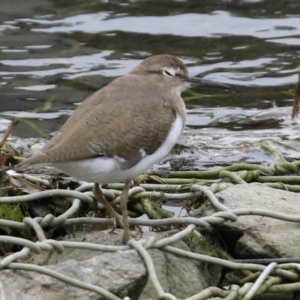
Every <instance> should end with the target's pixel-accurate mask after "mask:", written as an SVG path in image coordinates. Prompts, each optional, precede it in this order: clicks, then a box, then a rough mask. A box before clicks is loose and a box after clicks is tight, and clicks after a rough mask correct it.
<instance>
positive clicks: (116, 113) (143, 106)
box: [17, 54, 229, 243]
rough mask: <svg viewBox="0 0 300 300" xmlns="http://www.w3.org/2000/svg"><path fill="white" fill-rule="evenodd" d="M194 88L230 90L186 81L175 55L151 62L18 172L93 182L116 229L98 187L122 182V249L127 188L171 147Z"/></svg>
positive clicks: (102, 96)
mask: <svg viewBox="0 0 300 300" xmlns="http://www.w3.org/2000/svg"><path fill="white" fill-rule="evenodd" d="M193 86H211V87H216V88H224V89H227V88H229V87H228V86H227V85H224V84H221V83H216V82H212V81H207V80H203V79H201V78H198V77H189V75H188V71H187V68H186V67H185V65H184V64H183V62H182V61H181V60H180V59H178V58H177V57H175V56H173V55H167V54H161V55H154V56H151V57H149V58H147V59H145V60H144V61H142V62H141V63H140V64H139V65H138V66H137V67H136V68H134V69H133V70H132V71H131V72H129V73H128V74H127V75H125V76H122V77H119V78H117V79H115V80H114V81H112V82H111V83H110V84H108V85H107V86H105V87H104V88H102V89H100V90H99V91H97V92H95V93H94V94H93V95H91V96H90V97H88V98H87V99H86V100H84V102H83V103H82V104H81V105H80V106H79V107H78V108H77V109H76V110H75V112H74V113H73V114H72V115H71V117H70V118H69V119H68V120H67V122H66V123H65V124H64V125H63V126H62V127H61V129H60V130H59V131H58V132H57V133H56V134H55V135H54V136H53V137H52V139H51V140H50V141H49V142H48V143H47V144H46V145H45V147H44V148H43V149H42V150H41V151H40V152H39V153H36V154H34V155H32V156H31V157H30V158H28V159H26V160H24V161H22V162H21V163H20V164H18V166H17V168H18V169H23V170H24V169H27V168H29V167H34V166H37V165H47V164H48V165H51V166H53V167H56V168H58V169H60V170H61V171H63V172H65V173H67V174H69V175H71V176H74V177H75V178H77V179H80V180H84V181H88V182H93V183H94V189H93V190H94V194H95V197H96V199H97V200H98V201H99V202H101V203H102V204H103V205H104V206H105V207H106V208H107V210H108V212H109V214H110V215H111V217H112V218H113V219H114V222H115V223H114V224H116V222H117V220H118V221H120V220H119V215H118V214H117V213H116V212H115V210H114V209H113V207H112V206H111V205H110V204H109V202H108V201H107V200H106V199H105V197H104V196H103V195H102V192H101V190H100V188H99V184H100V183H101V184H107V183H112V182H125V187H124V189H123V191H122V194H121V199H120V204H121V205H120V206H121V211H122V215H123V227H124V234H123V242H124V243H126V242H127V241H128V239H129V238H130V230H129V224H128V215H127V200H128V199H127V198H128V191H129V189H130V185H131V182H132V180H133V179H134V178H136V177H137V176H138V175H140V174H141V173H143V172H145V171H146V170H148V169H149V168H150V167H152V166H153V165H154V164H155V163H158V162H159V161H160V160H161V159H162V158H164V156H166V155H167V154H168V153H169V151H170V150H171V149H172V147H173V146H174V145H175V143H176V141H177V139H178V138H179V136H180V135H181V133H182V131H183V128H184V124H185V120H186V112H185V104H184V102H183V100H182V98H181V92H183V91H184V90H186V89H188V88H190V87H193Z"/></svg>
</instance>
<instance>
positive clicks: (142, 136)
mask: <svg viewBox="0 0 300 300" xmlns="http://www.w3.org/2000/svg"><path fill="white" fill-rule="evenodd" d="M133 79H134V80H133ZM117 91H122V92H119V93H118V92H117ZM150 95H151V97H150ZM86 101H87V102H86V103H83V104H82V105H81V106H80V107H79V108H78V109H77V110H76V111H75V112H74V114H73V115H72V116H71V118H70V119H69V120H68V121H67V122H66V124H65V125H64V126H63V127H62V129H61V132H60V133H59V134H58V135H56V136H54V137H53V138H52V140H50V142H49V144H48V145H46V147H45V149H43V150H42V152H41V153H40V154H36V155H34V156H32V157H31V158H29V159H27V160H26V161H24V162H22V163H21V164H20V166H19V167H20V168H27V167H28V166H30V165H33V164H40V163H50V162H58V161H73V160H80V159H86V158H92V157H96V156H99V155H106V156H108V157H113V156H118V157H119V158H121V159H124V163H125V164H124V167H126V166H127V167H129V166H131V165H132V164H135V163H136V162H138V161H139V160H140V159H141V158H142V152H143V151H145V152H146V153H147V154H150V153H153V152H154V151H155V150H156V149H157V148H158V147H159V146H160V145H161V144H162V142H163V141H164V140H165V139H166V137H167V135H168V133H169V130H170V128H171V126H172V123H173V122H174V120H175V118H176V115H175V113H174V111H173V109H172V108H171V107H170V106H169V105H167V102H166V100H165V99H164V98H163V97H162V95H161V94H160V93H159V92H158V91H157V90H156V89H155V88H154V87H152V86H151V85H149V84H148V83H147V82H145V81H144V80H141V78H140V77H139V76H133V75H130V77H129V76H124V77H121V78H118V79H117V80H115V81H113V82H112V83H111V84H109V85H108V86H106V87H105V88H103V89H101V90H100V91H98V92H96V93H95V94H94V95H92V96H91V97H90V98H88V99H87V100H86ZM79 121H80V122H79ZM141 149H142V151H141ZM126 162H128V163H126Z"/></svg>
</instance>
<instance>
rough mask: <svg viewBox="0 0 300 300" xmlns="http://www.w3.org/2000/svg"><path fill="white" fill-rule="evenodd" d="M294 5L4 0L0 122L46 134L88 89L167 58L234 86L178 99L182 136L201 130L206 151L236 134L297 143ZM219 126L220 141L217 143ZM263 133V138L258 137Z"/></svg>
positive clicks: (298, 29)
mask: <svg viewBox="0 0 300 300" xmlns="http://www.w3.org/2000/svg"><path fill="white" fill-rule="evenodd" d="M299 8H300V3H299V1H296V0H295V1H276V2H275V1H271V0H269V1H268V0H266V1H249V0H248V1H238V0H232V1H229V0H226V1H225V0H224V1H201V4H199V1H196V0H190V1H169V0H168V1H122V2H120V1H100V0H98V1H80V0H76V1H72V2H70V1H66V0H52V1H51V0H28V1H21V2H20V3H19V6H18V9H16V5H15V2H14V1H4V3H2V4H1V11H0V35H1V38H0V111H1V115H2V118H3V120H4V121H3V122H0V123H3V124H6V121H5V120H6V119H7V118H10V117H13V116H19V117H23V118H25V121H26V122H23V126H18V127H17V128H16V129H15V131H14V134H15V135H17V136H22V137H26V136H41V135H48V134H50V133H52V132H53V131H55V130H57V129H58V128H59V127H60V126H61V125H62V123H64V121H65V120H66V118H67V117H68V115H69V114H70V113H71V111H72V110H74V109H75V108H76V105H78V103H80V102H81V101H82V100H83V99H84V98H85V97H87V96H88V95H90V94H91V93H92V92H93V91H95V90H97V89H99V88H101V87H103V86H104V85H105V84H107V83H108V82H110V81H111V80H112V79H113V78H115V77H117V76H121V75H123V74H126V73H127V72H128V71H129V70H131V69H132V68H133V67H135V66H136V65H137V64H138V63H139V62H140V61H141V60H142V59H144V58H145V57H147V56H148V55H151V54H157V53H171V54H174V55H177V56H180V57H181V58H182V59H183V60H184V62H185V63H186V64H187V65H188V67H189V70H190V73H191V74H192V75H200V76H203V77H205V78H207V79H210V80H217V81H220V82H224V83H226V84H230V85H232V86H233V88H232V91H230V92H227V93H223V92H222V94H217V95H216V94H215V91H213V92H212V91H210V90H197V91H190V92H188V93H187V94H185V95H184V97H185V99H186V103H187V109H188V122H187V125H188V128H187V130H186V136H188V135H191V134H192V135H199V134H200V135H203V136H205V129H207V130H208V132H209V134H210V135H212V136H213V137H212V142H211V143H208V144H207V149H208V150H209V146H210V147H211V149H213V148H214V147H215V145H214V144H213V141H215V140H218V147H219V146H220V147H219V148H222V147H223V148H226V149H228V148H229V150H230V149H231V150H233V149H234V148H233V146H231V145H233V144H234V145H235V146H234V147H236V145H237V144H236V143H237V141H236V140H235V138H236V134H237V131H236V130H238V131H239V134H240V135H239V137H241V136H242V135H241V134H243V133H244V136H242V138H239V139H238V141H239V142H240V143H242V140H243V139H244V140H245V139H248V138H249V136H251V138H250V139H251V140H252V138H253V139H254V140H253V141H255V142H257V141H259V140H260V139H262V138H264V137H265V136H266V135H267V136H268V138H271V139H274V140H280V139H281V138H282V136H283V131H284V136H285V137H286V136H287V135H288V134H289V135H291V136H293V137H295V135H296V131H295V130H297V129H296V128H292V127H291V126H290V122H289V114H290V107H291V101H292V100H293V97H294V84H295V83H296V81H297V76H296V74H295V73H296V71H297V67H298V64H299V57H300V22H299V14H297V11H300V10H299ZM273 101H276V104H277V106H278V108H273ZM24 111H25V112H26V113H25V112H24ZM264 112H265V115H264V119H263V120H262V119H258V118H257V114H258V115H259V114H260V113H261V114H264ZM0 125H1V124H0ZM1 128H4V126H0V129H1ZM33 128H38V129H39V130H34V129H33ZM212 129H215V130H212ZM221 129H223V130H226V141H225V139H218V138H219V134H221V135H222V136H224V135H223V133H222V132H221V131H220V130H221ZM264 130H267V134H265V133H262V134H258V133H259V132H263V131H264ZM227 132H228V134H227ZM42 133H43V134H42ZM233 141H235V142H233ZM231 147H232V148H231ZM208 150H207V151H208ZM207 153H209V151H208V152H207Z"/></svg>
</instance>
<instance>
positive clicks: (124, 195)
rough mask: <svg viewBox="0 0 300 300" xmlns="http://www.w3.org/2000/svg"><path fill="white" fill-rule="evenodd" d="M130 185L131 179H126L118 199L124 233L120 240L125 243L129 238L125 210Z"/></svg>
mask: <svg viewBox="0 0 300 300" xmlns="http://www.w3.org/2000/svg"><path fill="white" fill-rule="evenodd" d="M130 186H131V180H128V181H126V183H125V186H124V189H123V191H122V194H121V199H120V204H121V205H120V206H121V211H122V216H123V225H124V233H123V237H122V242H123V243H124V244H127V242H128V240H129V239H130V237H131V235H130V229H129V223H128V211H127V202H128V192H129V189H130Z"/></svg>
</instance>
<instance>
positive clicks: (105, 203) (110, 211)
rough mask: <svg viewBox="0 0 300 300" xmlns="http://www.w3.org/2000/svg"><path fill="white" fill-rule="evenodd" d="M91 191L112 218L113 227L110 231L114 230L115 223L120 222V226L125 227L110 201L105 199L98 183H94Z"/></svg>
mask: <svg viewBox="0 0 300 300" xmlns="http://www.w3.org/2000/svg"><path fill="white" fill-rule="evenodd" d="M93 193H94V195H95V197H96V199H97V200H98V201H99V202H100V203H101V204H102V205H103V206H104V207H105V208H106V209H107V211H108V214H109V215H110V217H111V218H112V219H113V228H112V230H111V232H114V230H115V229H116V227H117V224H120V225H121V226H122V227H124V228H125V225H123V222H122V219H121V216H120V215H119V214H118V213H117V212H116V211H115V210H114V208H113V207H112V206H111V205H110V203H109V202H108V201H107V200H106V199H105V197H104V196H103V193H102V191H101V189H100V188H99V184H98V183H95V184H94V187H93Z"/></svg>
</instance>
